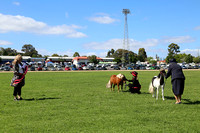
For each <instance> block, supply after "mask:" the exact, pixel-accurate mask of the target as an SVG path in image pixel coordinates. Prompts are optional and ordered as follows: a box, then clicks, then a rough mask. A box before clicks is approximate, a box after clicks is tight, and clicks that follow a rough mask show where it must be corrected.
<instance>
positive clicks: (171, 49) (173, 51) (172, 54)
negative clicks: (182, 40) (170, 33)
mask: <svg viewBox="0 0 200 133" xmlns="http://www.w3.org/2000/svg"><path fill="white" fill-rule="evenodd" d="M179 48H180V47H179V46H178V44H175V43H171V44H170V45H169V46H168V56H167V57H166V59H165V60H166V62H167V63H169V60H170V59H172V58H175V59H176V60H178V58H177V56H176V55H177V53H179V52H180V50H179Z"/></svg>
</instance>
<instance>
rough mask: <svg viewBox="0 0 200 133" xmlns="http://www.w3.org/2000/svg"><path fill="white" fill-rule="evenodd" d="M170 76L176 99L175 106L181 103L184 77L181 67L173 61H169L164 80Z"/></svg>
mask: <svg viewBox="0 0 200 133" xmlns="http://www.w3.org/2000/svg"><path fill="white" fill-rule="evenodd" d="M169 76H171V83H172V90H173V93H174V97H175V99H176V103H175V104H180V103H181V96H182V94H183V91H184V84H185V76H184V74H183V71H182V67H181V66H180V65H178V64H177V62H176V60H175V59H170V65H169V68H168V72H167V74H166V79H167V78H168V77H169Z"/></svg>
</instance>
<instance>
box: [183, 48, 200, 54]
mask: <svg viewBox="0 0 200 133" xmlns="http://www.w3.org/2000/svg"><path fill="white" fill-rule="evenodd" d="M199 52H200V51H199V49H184V50H181V52H180V53H186V54H191V55H193V56H198V55H199V54H200V53H199Z"/></svg>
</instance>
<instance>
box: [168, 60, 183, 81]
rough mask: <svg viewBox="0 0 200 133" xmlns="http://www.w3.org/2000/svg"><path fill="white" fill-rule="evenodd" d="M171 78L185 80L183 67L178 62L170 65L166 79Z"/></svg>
mask: <svg viewBox="0 0 200 133" xmlns="http://www.w3.org/2000/svg"><path fill="white" fill-rule="evenodd" d="M169 76H171V80H174V79H185V76H184V74H183V71H182V68H181V66H180V65H178V64H177V63H176V62H172V63H171V64H170V65H169V68H168V72H167V74H166V78H168V77H169Z"/></svg>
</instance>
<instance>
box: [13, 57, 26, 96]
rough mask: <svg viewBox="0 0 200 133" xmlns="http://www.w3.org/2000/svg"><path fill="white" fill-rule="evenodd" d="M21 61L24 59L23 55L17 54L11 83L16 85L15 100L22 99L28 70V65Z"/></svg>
mask: <svg viewBox="0 0 200 133" xmlns="http://www.w3.org/2000/svg"><path fill="white" fill-rule="evenodd" d="M21 61H22V56H21V55H17V56H16V57H15V59H14V61H13V71H14V76H13V78H12V80H11V84H10V85H11V86H13V87H14V92H13V96H14V100H22V97H21V88H22V87H23V86H24V84H25V75H26V73H27V70H28V67H27V66H26V65H25V64H23V63H22V62H21ZM17 95H18V97H17Z"/></svg>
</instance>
